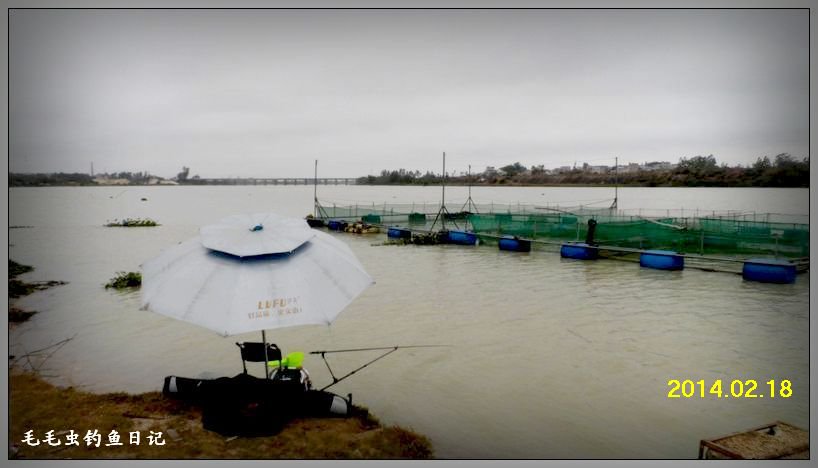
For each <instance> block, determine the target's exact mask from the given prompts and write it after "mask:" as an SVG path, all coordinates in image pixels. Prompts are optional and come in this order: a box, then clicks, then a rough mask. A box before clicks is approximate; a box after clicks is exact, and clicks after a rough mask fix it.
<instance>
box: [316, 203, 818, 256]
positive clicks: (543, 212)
mask: <svg viewBox="0 0 818 468" xmlns="http://www.w3.org/2000/svg"><path fill="white" fill-rule="evenodd" d="M453 206H457V207H460V206H463V205H462V204H460V203H456V204H452V205H448V206H447V208H451V207H453ZM470 209H473V210H474V214H470V215H469V216H468V217H467V219H461V216H460V215H461V214H465V213H460V212H458V211H457V210H452V209H449V210H447V211H449V213H450V216H447V217H446V220H441V221H445V226H446V227H450V223H453V225H454V226H455V227H456V228H457V229H470V230H473V231H474V232H476V233H478V234H488V235H495V236H496V235H516V236H520V237H523V238H527V239H549V240H554V241H582V240H585V237H586V233H587V230H588V220H589V219H594V220H596V221H597V228H596V235H595V237H594V239H595V241H596V242H598V243H600V244H603V245H609V246H618V247H631V248H638V249H669V250H675V251H678V252H684V253H699V254H724V255H742V256H744V255H747V256H750V255H754V256H755V255H781V256H786V257H793V258H794V257H807V256H809V224H808V221H807V223H801V222H796V223H788V222H775V221H772V220H781V219H789V218H791V217H793V218H796V219H797V220H799V221H800V220H805V217H803V216H797V215H782V214H770V213H766V214H761V213H749V212H735V211H727V212H721V213H718V214H717V212H715V211H712V212H707V213H702V216H701V217H699V216H698V215H699V212H698V210H695V211H691V210H684V209H681V210H653V211H654V212H653V213H652V214H651V216H643V210H631V211H630V212H633V213H639V214H638V215H628V214H625V213H627V212H625V211H622V210H616V209H611V208H594V207H589V206H572V207H564V206H563V207H560V206H539V205H524V204H520V203H515V204H502V203H490V204H476V205H475V204H472V205H470ZM440 210H441V207H440V204H438V203H423V202H421V203H402V204H388V203H383V204H375V203H369V204H365V203H361V204H353V205H349V204H347V205H342V204H338V203H327V202H322V203H321V204H320V205H319V206H318V207H316V213H317V217H318V218H322V219H345V220H348V221H352V220H359V219H362V218H364V220H365V221H366V222H369V223H371V224H383V225H389V226H395V225H398V226H407V227H408V226H411V227H412V228H413V229H418V230H422V229H430V228H431V227H432V223H433V222H434V221H435V220H437V219H438V214H439V212H440ZM647 212H648V210H644V213H647ZM694 214H695V216H693V215H694ZM367 220H368V221H367ZM440 226H441V224H440V222H438V224H437V227H440Z"/></svg>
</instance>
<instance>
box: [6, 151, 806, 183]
mask: <svg viewBox="0 0 818 468" xmlns="http://www.w3.org/2000/svg"><path fill="white" fill-rule="evenodd" d="M189 172H190V168H188V167H184V168H183V170H182V172H180V173H179V174H177V175H176V176H175V177H171V178H169V179H165V178H162V177H159V176H155V175H150V174H148V173H147V172H137V173H131V172H119V173H113V174H98V175H96V176H93V175H90V174H85V173H63V172H59V173H37V174H28V173H27V174H24V173H11V172H10V173H9V187H49V186H130V185H149V186H150V185H255V184H257V183H259V181H263V180H272V179H275V176H272V175H270V174H266V175H262V176H259V177H257V178H254V177H244V178H213V179H205V178H201V177H199V176H198V175H194V176H192V177H188V174H189ZM282 180H284V182H282V183H284V184H285V185H286V183H287V182H286V181H287V180H291V181H292V183H297V184H306V185H312V184H313V178H312V177H306V178H304V177H301V178H286V177H285V178H282ZM350 180H351V179H350ZM441 182H442V175H441V174H440V173H434V172H431V171H426V172H425V173H421V172H420V171H411V170H406V169H397V170H395V169H384V170H382V171H381V172H380V174H379V175H367V176H363V177H357V178H355V183H356V184H357V185H440V184H441ZM446 184H447V185H475V186H510V187H525V186H536V187H551V186H556V187H559V186H569V187H598V186H613V185H619V186H622V187H777V188H785V187H809V157H804V158H802V159H797V158H795V157H793V156H792V155H790V154H787V153H781V154H778V155H776V156H774V157H772V158H770V157H769V156H763V157H759V158H758V159H757V160H756V161H755V162H754V163H753V164H749V165H747V166H742V165H736V166H728V165H727V164H724V163H722V164H719V163H718V161H717V160H716V158H715V157H714V156H713V155H709V156H694V157H692V158H681V159H680V160H679V162H678V163H676V164H671V163H669V162H664V161H654V162H646V163H644V164H635V163H630V164H628V165H619V166H617V167H609V166H604V165H600V166H592V165H589V164H588V163H582V164H581V165H579V166H577V165H576V164H574V165H573V166H563V167H559V168H554V169H546V168H545V167H544V166H543V165H535V166H531V167H526V166H524V165H522V164H520V163H519V162H515V163H514V164H509V165H507V166H503V167H499V168H497V169H495V168H494V167H492V166H489V167H486V169H485V170H484V171H483V172H475V173H471V174H467V173H464V172H461V173H459V174H454V173H447V174H446Z"/></svg>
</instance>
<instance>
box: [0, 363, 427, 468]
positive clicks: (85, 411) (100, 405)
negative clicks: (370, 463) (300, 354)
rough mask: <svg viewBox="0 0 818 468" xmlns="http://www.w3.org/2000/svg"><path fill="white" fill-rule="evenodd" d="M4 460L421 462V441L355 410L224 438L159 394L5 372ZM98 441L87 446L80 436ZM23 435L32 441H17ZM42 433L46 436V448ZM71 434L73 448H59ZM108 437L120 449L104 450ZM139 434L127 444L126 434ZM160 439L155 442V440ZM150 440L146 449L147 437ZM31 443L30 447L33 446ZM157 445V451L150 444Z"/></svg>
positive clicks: (191, 410)
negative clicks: (93, 389)
mask: <svg viewBox="0 0 818 468" xmlns="http://www.w3.org/2000/svg"><path fill="white" fill-rule="evenodd" d="M9 388H10V395H9V400H10V402H9V407H10V412H11V414H10V433H9V458H25V459H68V458H74V459H76V458H78V459H87V458H100V459H106V458H107V459H303V458H306V459H407V458H408V459H427V458H431V457H432V456H433V451H432V446H431V443H430V442H429V439H428V438H426V437H425V436H422V435H420V434H417V433H415V432H413V431H411V430H408V429H404V428H401V427H398V426H384V425H382V424H380V423H379V422H378V420H377V419H376V418H375V417H373V416H372V415H371V414H370V413H369V411H368V410H366V409H365V408H362V407H358V406H356V407H355V408H356V411H355V412H354V413H355V414H354V416H351V417H348V418H309V419H296V420H293V421H291V422H290V423H289V424H288V425H286V426H285V427H284V429H283V430H282V431H281V432H280V433H279V434H277V435H275V436H269V437H252V438H247V437H224V436H221V435H219V434H217V433H215V432H211V431H207V430H205V429H204V428H202V423H201V410H200V409H199V408H197V407H195V406H192V405H189V404H187V403H184V402H181V401H176V400H172V399H169V398H165V397H164V396H163V395H162V394H161V393H159V392H148V393H141V394H136V395H132V394H127V393H105V394H93V393H88V392H84V391H81V390H77V389H75V388H58V387H55V386H53V385H51V384H49V383H47V382H46V381H44V380H43V379H41V378H40V377H39V376H37V375H36V374H34V373H31V372H25V371H22V370H19V369H11V370H10V371H9ZM95 430H96V431H97V433H98V434H99V436H100V439H99V440H100V442H99V446H97V442H96V441H95V440H93V441H92V443H91V444H90V445H88V444H87V443H86V441H85V439H84V437H85V436H86V434H87V432H88V431H91V433H92V434H93V433H94V431H95ZM27 431H32V432H31V433H30V434H31V436H32V439H37V440H38V441H39V444H38V445H35V446H32V445H30V444H29V443H26V442H23V440H24V439H25V437H26V433H27ZM49 431H53V432H51V435H52V437H53V440H52V441H51V442H47V441H46V438H47V437H48V433H49ZM71 431H73V432H74V433H75V434H77V435H78V438H77V442H78V443H79V446H76V445H66V442H67V441H68V438H70V437H71ZM112 431H116V433H118V434H119V437H120V439H119V442H120V443H122V445H108V444H111V443H112V441H111V440H110V438H109V436H110V435H111V434H112ZM135 432H138V433H139V434H140V443H139V444H138V445H137V444H135V443H132V441H131V439H130V437H131V435H130V434H131V433H135ZM158 433H161V436H159V435H158ZM149 436H151V437H153V444H152V443H151V440H150V437H149ZM31 443H32V444H34V443H36V442H34V441H32V442H31ZM57 443H59V445H56V444H57ZM159 443H163V445H158V444H159Z"/></svg>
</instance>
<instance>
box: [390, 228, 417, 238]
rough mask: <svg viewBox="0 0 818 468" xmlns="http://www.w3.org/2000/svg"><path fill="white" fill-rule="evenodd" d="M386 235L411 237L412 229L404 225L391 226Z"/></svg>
mask: <svg viewBox="0 0 818 468" xmlns="http://www.w3.org/2000/svg"><path fill="white" fill-rule="evenodd" d="M386 237H388V238H390V239H411V238H412V231H410V230H409V229H406V228H402V227H390V228H389V230H388V231H386Z"/></svg>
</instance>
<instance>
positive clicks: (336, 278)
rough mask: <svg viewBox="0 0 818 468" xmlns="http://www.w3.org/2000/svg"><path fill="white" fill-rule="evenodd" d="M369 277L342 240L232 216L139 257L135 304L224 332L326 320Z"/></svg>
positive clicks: (298, 224)
mask: <svg viewBox="0 0 818 468" xmlns="http://www.w3.org/2000/svg"><path fill="white" fill-rule="evenodd" d="M259 226H260V227H259ZM373 283H374V281H373V280H372V277H370V276H369V275H368V274H367V273H366V271H365V270H364V268H363V266H362V265H361V263H360V262H359V261H358V260H357V258H355V255H354V254H353V253H352V251H351V250H350V248H349V247H348V246H347V245H346V244H345V243H344V242H342V241H340V240H338V239H335V238H334V237H332V236H331V235H329V234H326V233H323V232H318V231H314V230H312V229H310V228H309V226H308V225H307V223H306V221H304V220H300V219H293V218H282V217H279V216H277V215H274V214H253V215H238V216H231V217H228V218H224V219H222V220H221V221H219V222H218V223H216V224H214V225H210V226H205V227H203V228H202V229H201V230H200V235H199V236H196V237H194V238H192V239H189V240H187V241H185V242H182V243H181V244H179V245H176V246H173V247H171V248H169V249H167V250H166V251H164V252H162V253H161V254H160V255H159V256H158V257H156V258H154V259H152V260H149V261H147V262H145V263H144V264H143V265H142V306H143V308H145V309H149V310H152V311H154V312H157V313H160V314H163V315H167V316H169V317H173V318H176V319H179V320H184V321H186V322H190V323H193V324H196V325H200V326H202V327H205V328H208V329H210V330H213V331H215V332H216V333H219V334H220V335H223V336H228V335H235V334H240V333H247V332H251V331H258V330H262V331H263V330H266V329H273V328H282V327H291V326H296V325H307V324H329V323H331V322H332V321H333V320H334V319H335V318H336V317H337V316H338V314H339V313H341V311H342V310H343V309H344V308H345V307H346V306H347V305H349V303H350V302H352V300H353V299H354V298H355V297H356V296H358V295H359V294H360V293H362V292H363V291H364V290H365V289H366V288H367V287H369V286H370V285H372V284H373Z"/></svg>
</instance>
